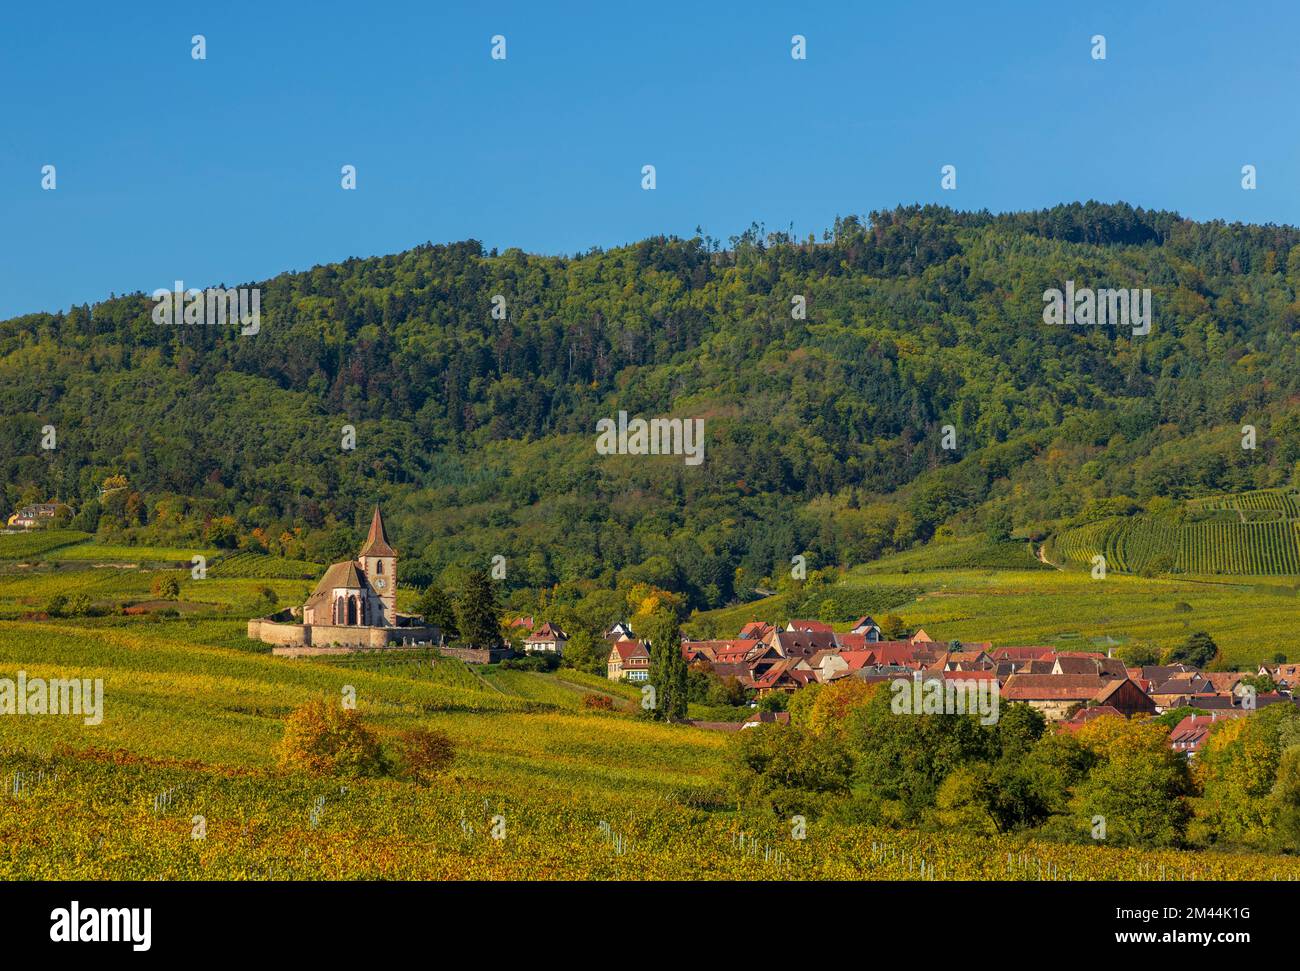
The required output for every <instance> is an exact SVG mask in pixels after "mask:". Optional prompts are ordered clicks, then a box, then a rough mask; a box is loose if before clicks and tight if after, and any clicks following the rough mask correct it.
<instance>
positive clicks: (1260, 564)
mask: <svg viewBox="0 0 1300 971" xmlns="http://www.w3.org/2000/svg"><path fill="white" fill-rule="evenodd" d="M1185 511H1186V512H1187V514H1188V515H1189V517H1192V518H1193V521H1191V522H1182V523H1178V522H1175V521H1173V520H1171V519H1168V518H1164V517H1156V516H1132V517H1120V516H1113V517H1110V518H1107V519H1101V520H1098V521H1096V522H1092V523H1085V524H1084V525H1082V526H1076V527H1073V528H1071V529H1067V530H1064V531H1063V532H1061V533H1059V534H1058V535H1056V536H1054V537H1052V539H1051V540H1050V541H1049V542H1048V544H1047V556H1048V558H1049V559H1050V560H1052V561H1053V562H1057V563H1061V564H1064V565H1076V566H1088V565H1090V564H1091V562H1092V558H1093V557H1094V556H1096V555H1097V554H1101V555H1103V556H1104V557H1105V558H1106V567H1107V569H1109V570H1116V571H1119V572H1121V573H1171V572H1173V573H1190V574H1220V575H1232V576H1237V575H1242V576H1247V575H1257V576H1281V575H1292V574H1300V516H1298V515H1297V502H1296V497H1295V496H1294V495H1291V494H1290V493H1286V492H1283V491H1281V490H1275V489H1265V490H1259V491H1256V492H1247V493H1242V494H1241V495H1236V496H1214V497H1210V498H1206V499H1194V500H1190V501H1189V502H1188V503H1187V504H1186V510H1185ZM1225 513H1226V514H1229V515H1227V516H1223V515H1219V516H1215V514H1225ZM1231 514H1236V516H1237V517H1238V518H1237V519H1235V520H1234V519H1233V518H1231ZM1212 516H1213V517H1214V518H1209V517H1212ZM1195 517H1205V518H1203V519H1201V521H1196V518H1195Z"/></svg>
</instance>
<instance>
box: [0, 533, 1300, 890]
mask: <svg viewBox="0 0 1300 971" xmlns="http://www.w3.org/2000/svg"><path fill="white" fill-rule="evenodd" d="M72 548H76V547H72ZM82 559H83V560H84V561H86V562H83V563H82V564H81V565H80V566H78V567H75V568H74V567H70V566H68V567H62V568H58V569H55V568H51V567H41V568H39V569H25V568H22V569H20V568H18V567H17V566H16V565H11V566H10V567H9V568H8V572H0V618H3V619H2V620H0V674H3V675H4V676H7V677H13V676H14V675H15V673H16V672H17V671H18V670H24V671H26V672H27V674H28V676H29V677H46V678H52V677H82V678H102V679H103V681H104V712H103V721H102V723H101V724H99V725H94V726H87V725H85V724H83V721H82V719H81V718H78V717H76V716H57V717H50V716H47V717H36V716H31V717H9V718H0V772H2V773H3V776H2V777H0V778H3V780H4V795H3V798H0V845H2V846H3V848H2V849H0V877H3V878H36V879H41V878H53V877H63V878H76V877H85V878H140V879H200V878H216V879H283V878H295V877H301V878H342V879H372V878H373V879H399V878H421V879H461V878H491V879H498V878H518V879H546V878H557V877H559V878H573V879H579V878H582V879H599V878H626V879H650V878H726V879H824V878H849V879H867V878H875V879H903V880H930V879H985V880H988V879H994V880H997V879H1008V880H1023V879H1030V880H1037V879H1044V880H1048V879H1059V880H1065V879H1170V880H1173V879H1193V878H1208V877H1224V878H1250V879H1273V878H1279V879H1294V878H1296V877H1297V876H1300V862H1298V861H1294V860H1292V859H1289V858H1284V857H1270V856H1255V855H1243V854H1210V855H1207V854H1204V853H1188V852H1180V851H1150V852H1148V851H1137V850H1121V849H1112V848H1105V847H1094V846H1072V845H1061V844H1054V843H1046V842H1039V841H1033V840H1027V839H1019V838H993V837H984V836H975V835H964V834H958V833H945V834H927V833H916V832H904V831H896V830H888V829H878V828H872V827H864V826H856V825H849V824H846V823H840V822H832V821H829V820H817V821H814V822H813V823H812V824H810V827H809V830H808V834H807V839H803V840H796V839H793V838H792V831H791V828H790V825H789V822H788V821H787V820H783V819H777V818H774V817H773V816H772V815H771V814H770V813H762V812H758V811H754V810H744V811H741V810H739V809H738V808H737V807H736V806H735V805H733V804H732V802H731V798H730V796H729V795H728V791H729V790H728V789H727V787H726V785H725V779H724V757H725V751H726V747H727V746H728V745H729V744H731V741H730V739H729V737H728V736H727V735H725V734H722V733H714V732H709V731H705V730H701V729H696V728H693V727H690V726H670V725H663V724H659V723H653V722H649V721H644V720H641V719H640V718H638V717H636V715H637V709H638V707H639V706H638V698H639V691H638V689H637V688H635V687H632V686H628V685H615V684H611V683H610V682H608V681H606V680H605V679H603V678H601V677H598V676H595V675H590V674H582V673H579V672H575V671H571V670H567V669H562V670H560V671H558V672H556V673H554V674H539V673H532V672H523V671H513V670H503V669H501V668H499V667H497V666H491V667H475V666H470V665H465V664H463V663H461V662H459V661H456V660H453V659H442V658H438V657H436V656H435V655H434V654H433V653H432V652H420V653H413V654H408V655H395V654H394V655H373V654H365V655H355V656H350V657H344V658H331V659H328V660H327V659H317V660H285V659H281V658H276V657H273V656H271V655H270V653H269V648H268V647H267V646H266V645H264V644H260V643H257V642H250V641H248V640H247V638H246V637H245V623H246V620H247V618H248V617H249V616H251V615H252V614H253V613H254V612H256V611H257V610H258V609H265V608H266V606H267V605H266V603H265V600H264V597H265V588H267V587H269V588H271V589H272V590H274V591H275V593H276V595H277V596H278V598H279V600H280V602H283V603H291V602H296V601H297V598H299V597H301V596H302V595H303V594H304V593H305V590H306V588H307V587H308V586H309V584H308V583H307V582H305V581H303V580H301V579H285V578H275V577H268V576H258V575H253V576H238V577H229V576H227V577H224V578H223V577H222V576H221V575H220V571H214V573H213V575H211V576H209V578H207V579H205V580H195V579H193V578H192V577H191V576H190V574H189V572H188V571H186V570H170V571H164V570H155V569H149V568H145V567H133V568H112V567H105V568H92V567H89V566H88V565H87V562H89V561H95V560H96V559H97V558H95V557H84V558H82ZM912 562H914V563H915V559H914V560H913V561H912ZM904 569H906V570H907V572H902V570H893V571H891V570H890V569H889V564H888V563H883V562H882V563H878V564H875V565H873V566H872V567H870V568H867V569H864V570H860V571H854V572H853V573H851V574H849V575H848V576H847V577H846V579H845V581H844V582H845V583H846V584H848V585H852V584H864V585H870V586H872V587H873V588H876V589H920V590H923V591H924V592H923V593H921V594H920V595H918V596H916V597H914V598H913V599H911V600H909V601H908V602H905V603H899V604H897V605H896V607H895V609H896V612H898V613H899V614H900V615H901V616H902V617H903V618H905V620H906V621H907V623H909V624H912V625H922V626H925V627H926V628H927V630H929V631H930V632H931V633H932V635H933V636H936V637H939V638H942V639H950V638H957V639H962V638H969V639H972V640H975V639H981V640H985V639H987V640H993V641H994V642H995V643H1007V644H1010V643H1055V644H1057V645H1058V646H1061V647H1067V646H1083V645H1088V646H1093V645H1095V644H1096V643H1097V642H1096V639H1097V638H1103V637H1107V636H1112V637H1113V638H1114V639H1116V640H1117V641H1118V640H1123V639H1125V638H1139V639H1149V640H1151V641H1152V642H1155V643H1162V644H1163V643H1171V642H1173V641H1176V640H1177V639H1179V638H1180V637H1181V636H1184V634H1185V631H1187V630H1190V629H1198V628H1202V627H1203V628H1205V629H1207V630H1210V631H1211V633H1213V634H1214V636H1215V637H1216V638H1217V639H1219V641H1220V643H1221V644H1222V645H1223V646H1224V647H1225V651H1226V652H1230V656H1233V657H1245V656H1246V652H1247V651H1249V650H1252V649H1257V648H1258V646H1259V644H1260V643H1261V641H1260V638H1261V636H1268V634H1269V633H1271V632H1276V633H1277V636H1279V637H1281V636H1282V632H1283V630H1284V629H1285V627H1284V625H1285V623H1286V618H1287V617H1288V616H1289V613H1290V610H1291V608H1292V607H1293V600H1294V598H1295V591H1294V590H1293V589H1292V588H1291V587H1290V586H1288V585H1287V584H1286V582H1284V581H1281V580H1269V581H1268V582H1254V583H1250V584H1235V585H1227V584H1224V583H1223V582H1196V581H1191V580H1186V579H1180V580H1148V579H1141V578H1133V577H1125V576H1118V575H1113V576H1111V577H1108V578H1107V579H1106V580H1105V581H1093V580H1091V579H1090V578H1089V577H1088V575H1087V574H1086V573H1080V572H1077V571H1071V572H1061V571H1057V570H1054V569H1050V568H1049V569H1027V570H1017V569H991V568H981V569H970V568H965V569H948V570H943V569H938V570H927V571H921V572H918V571H913V570H911V569H910V568H906V567H905V568H904ZM249 572H253V573H266V572H268V571H266V570H262V569H258V568H257V564H256V562H255V561H254V562H253V563H252V564H251V566H250V568H249ZM158 576H174V577H176V578H177V579H178V580H179V581H180V597H179V600H178V601H176V602H175V603H176V605H177V606H185V605H189V606H191V607H193V608H194V610H195V611H197V612H189V613H186V612H182V613H181V615H180V616H168V615H158V614H141V615H134V616H124V615H122V614H121V613H120V611H119V610H117V609H112V610H109V608H117V607H120V606H121V605H122V604H125V603H129V602H132V601H134V600H147V599H148V598H149V597H150V590H151V587H152V585H153V581H154V580H155V579H156V578H157V577H158ZM56 594H57V595H63V596H71V595H75V594H84V595H86V596H87V597H88V598H90V599H91V600H92V601H94V602H95V603H96V604H99V605H102V606H103V607H104V609H105V612H104V613H102V615H99V616H82V617H64V618H41V617H38V616H36V615H38V614H39V612H40V609H41V605H42V604H43V603H45V602H46V601H48V600H49V599H50V598H51V597H53V596H55V595H56ZM1179 602H1184V603H1187V604H1189V605H1191V607H1192V610H1191V612H1190V613H1175V612H1174V610H1173V605H1174V604H1175V603H1179ZM728 613H729V614H732V615H734V617H736V618H737V619H738V618H739V617H741V616H746V617H747V615H748V614H752V613H753V610H752V605H751V608H749V609H741V608H732V609H731V610H730V611H729V612H728ZM27 615H31V616H27ZM24 617H25V619H20V618H24ZM1238 629H1241V630H1243V631H1246V632H1247V633H1246V634H1243V635H1240V636H1237V635H1234V633H1233V632H1234V631H1235V630H1238ZM349 688H350V689H352V690H355V695H356V700H357V708H358V710H359V711H360V712H361V713H362V714H363V715H364V716H365V718H366V719H367V721H368V722H369V724H370V725H371V727H372V728H373V729H374V730H375V731H376V732H377V733H378V735H379V736H380V738H381V740H383V741H385V742H388V741H391V740H392V739H393V738H394V737H395V736H396V735H397V733H399V732H401V731H403V730H405V729H409V728H414V727H423V728H438V729H442V730H443V731H445V732H447V733H448V735H449V736H450V737H451V738H452V739H453V740H454V743H455V746H456V758H455V761H454V763H453V766H452V768H451V769H450V770H449V771H448V772H447V773H446V774H445V775H444V776H443V777H441V778H440V779H439V780H438V781H437V783H436V784H435V785H433V786H431V787H429V788H422V787H420V786H418V785H416V784H415V783H412V782H406V781H399V780H397V779H390V778H384V779H372V780H320V779H310V778H306V777H301V776H298V775H293V774H288V773H285V772H283V771H281V770H279V769H277V768H276V765H275V757H274V747H275V745H276V743H277V742H278V741H279V739H280V737H281V735H282V734H283V725H284V719H285V717H286V716H287V715H288V714H289V712H291V711H292V710H293V709H294V708H296V707H298V706H299V705H302V704H303V703H304V702H306V701H309V700H311V699H313V698H321V697H324V698H330V699H338V698H340V697H341V696H342V693H343V692H344V690H345V689H349ZM593 694H594V695H604V696H607V697H609V698H610V700H611V702H612V704H613V710H612V711H593V710H590V709H588V708H586V707H584V703H583V702H584V698H586V697H587V696H589V695H593ZM502 827H504V829H502ZM494 831H496V832H498V833H504V838H501V839H498V838H495V837H494V835H493V833H494ZM196 834H201V835H202V838H201V839H199V838H195V837H196Z"/></svg>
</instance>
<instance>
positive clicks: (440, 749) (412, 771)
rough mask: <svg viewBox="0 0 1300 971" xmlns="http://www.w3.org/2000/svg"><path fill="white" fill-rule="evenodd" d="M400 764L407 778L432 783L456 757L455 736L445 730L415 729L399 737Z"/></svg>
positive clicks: (427, 783) (420, 782)
mask: <svg viewBox="0 0 1300 971" xmlns="http://www.w3.org/2000/svg"><path fill="white" fill-rule="evenodd" d="M397 749H398V763H399V764H400V766H401V771H402V775H403V777H405V778H407V779H410V780H411V781H412V782H417V783H419V784H420V785H422V786H427V785H429V784H430V783H431V782H432V781H433V780H434V778H435V777H437V776H438V775H439V774H440V773H442V772H443V771H444V770H446V769H447V768H448V767H449V766H450V765H451V763H452V762H453V761H455V759H456V746H455V743H453V742H452V740H451V736H450V735H448V734H447V733H446V732H444V731H442V730H441V729H437V728H434V729H424V728H413V729H411V730H410V731H406V732H402V734H401V735H400V736H398V740H397Z"/></svg>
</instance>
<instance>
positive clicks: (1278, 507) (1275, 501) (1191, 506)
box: [1187, 489, 1300, 519]
mask: <svg viewBox="0 0 1300 971" xmlns="http://www.w3.org/2000/svg"><path fill="white" fill-rule="evenodd" d="M1187 508H1188V510H1190V511H1203V512H1213V511H1216V510H1232V511H1237V510H1252V511H1263V510H1269V511H1277V512H1280V513H1281V514H1282V516H1283V518H1285V519H1295V518H1297V517H1300V503H1298V502H1297V500H1296V496H1294V495H1292V494H1291V493H1288V492H1284V491H1283V490H1281V489H1259V490H1257V491H1255V492H1241V493H1238V494H1236V495H1232V496H1210V497H1208V498H1205V499H1189V500H1187Z"/></svg>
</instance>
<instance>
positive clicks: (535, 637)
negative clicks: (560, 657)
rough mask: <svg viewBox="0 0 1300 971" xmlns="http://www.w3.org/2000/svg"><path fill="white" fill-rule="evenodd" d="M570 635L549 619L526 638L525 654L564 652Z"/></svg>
mask: <svg viewBox="0 0 1300 971" xmlns="http://www.w3.org/2000/svg"><path fill="white" fill-rule="evenodd" d="M567 643H569V635H568V634H566V633H564V631H562V630H560V628H559V627H558V626H557V625H555V624H552V623H551V622H550V621H549V620H548V621H546V622H545V623H544V624H542V626H541V627H539V628H537V630H535V631H533V632H532V633H531V634H529V635H528V636H527V637H525V638H524V653H525V654H563V653H564V645H565V644H567Z"/></svg>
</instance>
